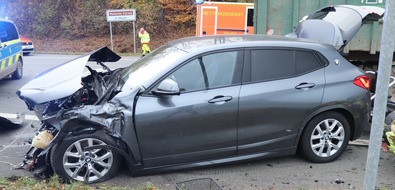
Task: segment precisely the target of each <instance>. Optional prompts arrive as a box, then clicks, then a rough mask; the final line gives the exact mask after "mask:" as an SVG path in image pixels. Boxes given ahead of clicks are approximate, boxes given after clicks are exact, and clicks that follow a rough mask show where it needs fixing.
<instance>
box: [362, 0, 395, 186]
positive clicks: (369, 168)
mask: <svg viewBox="0 0 395 190" xmlns="http://www.w3.org/2000/svg"><path fill="white" fill-rule="evenodd" d="M385 7H386V11H385V16H384V23H383V31H382V36H381V47H380V58H379V70H378V75H377V88H376V92H375V94H376V97H375V100H374V109H373V118H372V128H371V130H370V137H369V148H368V157H367V161H366V170H365V179H364V189H365V190H372V189H375V185H376V179H377V170H378V164H379V158H380V147H381V138H382V135H383V130H384V129H383V127H384V119H385V112H386V106H387V99H388V84H389V82H390V78H389V76H390V74H391V64H392V57H393V52H394V43H395V35H394V34H395V14H394V13H395V1H393V0H387V1H386V3H385Z"/></svg>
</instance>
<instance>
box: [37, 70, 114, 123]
mask: <svg viewBox="0 0 395 190" xmlns="http://www.w3.org/2000/svg"><path fill="white" fill-rule="evenodd" d="M86 68H87V69H88V70H89V71H90V73H91V74H90V75H88V76H85V77H83V78H82V79H81V84H82V88H80V89H79V90H78V91H77V92H75V93H74V94H72V95H71V96H68V97H64V98H60V99H56V100H51V101H49V102H45V103H42V104H37V105H35V106H34V108H33V109H34V111H35V113H36V115H37V116H38V117H39V118H40V119H41V118H42V117H43V116H51V115H54V114H56V113H57V112H58V111H59V110H67V109H71V108H78V107H82V106H84V105H97V104H100V103H102V102H104V100H108V99H111V98H112V97H114V96H115V95H116V93H117V92H116V93H114V90H112V89H115V88H116V85H118V84H119V76H118V73H119V71H121V70H122V69H121V68H119V69H116V70H113V71H111V70H108V71H106V72H97V71H96V70H94V69H92V68H91V67H89V66H86Z"/></svg>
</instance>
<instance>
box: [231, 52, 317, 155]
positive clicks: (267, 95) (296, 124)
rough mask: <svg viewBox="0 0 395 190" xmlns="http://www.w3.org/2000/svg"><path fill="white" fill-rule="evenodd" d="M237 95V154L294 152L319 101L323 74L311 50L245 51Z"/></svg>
mask: <svg viewBox="0 0 395 190" xmlns="http://www.w3.org/2000/svg"><path fill="white" fill-rule="evenodd" d="M246 57H247V64H246V67H245V69H244V75H243V85H242V87H241V92H240V105H239V129H238V152H239V154H246V153H254V152H264V151H270V150H274V149H282V148H290V147H293V146H295V140H296V137H297V133H298V130H299V129H300V127H301V126H302V123H303V121H305V119H306V118H307V116H308V115H309V114H311V113H312V112H313V111H314V110H315V109H316V108H317V107H318V106H319V105H320V104H321V101H322V96H323V92H324V87H325V77H324V76H325V74H324V68H323V65H322V64H321V62H320V61H319V60H318V58H317V56H316V54H315V53H314V52H313V51H311V50H291V49H250V50H248V51H247V53H246Z"/></svg>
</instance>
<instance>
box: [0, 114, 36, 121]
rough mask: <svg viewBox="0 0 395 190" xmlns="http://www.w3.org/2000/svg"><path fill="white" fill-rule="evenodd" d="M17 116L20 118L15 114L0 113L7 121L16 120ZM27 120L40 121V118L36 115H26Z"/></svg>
mask: <svg viewBox="0 0 395 190" xmlns="http://www.w3.org/2000/svg"><path fill="white" fill-rule="evenodd" d="M17 116H18V115H17V114H13V113H0V117H4V118H7V119H16V118H17ZM25 120H35V121H38V118H37V117H36V116H35V115H25Z"/></svg>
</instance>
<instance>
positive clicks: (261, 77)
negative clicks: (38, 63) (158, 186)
mask: <svg viewBox="0 0 395 190" xmlns="http://www.w3.org/2000/svg"><path fill="white" fill-rule="evenodd" d="M119 59H120V57H119V56H117V55H116V54H115V53H114V52H112V51H111V50H109V49H108V48H107V47H103V48H101V49H98V50H96V51H93V52H90V53H88V54H86V55H83V56H81V57H80V58H77V59H74V60H72V61H70V62H67V63H65V64H62V65H59V66H57V67H55V68H52V69H51V70H49V71H47V72H44V73H42V74H40V75H39V76H37V77H35V78H34V79H33V80H32V81H30V82H29V83H27V84H26V85H25V86H23V87H22V88H21V89H20V90H19V91H18V95H19V97H20V98H21V99H23V100H24V101H25V102H26V104H27V106H28V108H29V109H30V110H34V111H35V112H36V114H37V116H38V117H39V119H40V120H41V121H42V124H41V127H40V129H39V132H38V135H37V136H36V137H34V139H33V144H32V148H31V149H30V150H29V152H28V153H27V154H26V158H27V160H26V163H32V164H30V165H29V166H30V167H31V166H34V167H33V168H35V169H37V171H40V172H45V171H51V170H53V171H54V172H55V173H57V174H58V175H59V176H61V177H62V178H63V179H65V180H67V181H68V180H78V181H83V182H99V181H103V180H106V179H109V178H110V177H112V176H114V175H115V174H116V172H117V170H118V168H119V166H120V164H121V160H122V158H124V159H125V160H126V162H127V163H128V166H129V168H130V169H131V171H132V173H133V174H135V175H142V174H149V173H156V172H163V171H168V170H169V169H172V170H174V169H182V168H190V167H195V166H205V165H211V164H216V163H224V162H233V161H240V160H249V159H256V158H264V157H272V156H283V155H292V154H295V153H296V152H297V151H298V150H299V151H300V152H301V154H302V155H304V156H305V157H306V158H307V159H308V160H310V161H312V162H330V161H333V160H336V159H337V158H338V157H339V156H340V155H341V154H342V153H343V152H344V150H345V148H346V146H347V145H348V142H349V141H350V140H355V139H357V138H358V137H360V136H361V133H362V131H363V128H364V127H365V126H368V125H369V117H370V110H371V108H370V93H369V78H368V77H367V76H366V75H365V73H364V71H362V70H361V69H360V68H357V67H355V66H354V65H352V64H350V63H349V62H348V61H347V60H346V59H344V58H343V57H342V56H341V55H340V54H339V53H338V52H337V51H336V49H335V48H334V47H333V46H331V45H326V44H320V43H316V42H312V41H309V40H301V39H289V38H286V37H278V36H265V35H234V36H233V35H229V36H206V37H189V38H184V39H179V40H175V41H172V42H170V43H168V44H166V45H163V46H162V47H160V48H158V49H156V50H155V51H153V52H152V53H150V54H148V55H146V56H145V57H144V58H141V59H139V60H138V61H137V62H135V63H133V64H131V65H130V66H128V67H126V68H119V69H115V70H110V69H108V68H107V71H105V72H98V71H95V70H93V69H91V68H90V67H89V66H86V67H87V69H88V70H89V71H90V73H91V74H90V75H88V76H84V77H82V73H83V71H84V67H85V63H86V62H87V61H95V62H97V63H98V64H101V65H103V66H104V67H105V68H106V66H105V65H104V62H115V61H118V60H119ZM63 73H68V74H67V75H65V74H63ZM30 169H31V168H30Z"/></svg>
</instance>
